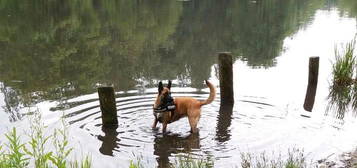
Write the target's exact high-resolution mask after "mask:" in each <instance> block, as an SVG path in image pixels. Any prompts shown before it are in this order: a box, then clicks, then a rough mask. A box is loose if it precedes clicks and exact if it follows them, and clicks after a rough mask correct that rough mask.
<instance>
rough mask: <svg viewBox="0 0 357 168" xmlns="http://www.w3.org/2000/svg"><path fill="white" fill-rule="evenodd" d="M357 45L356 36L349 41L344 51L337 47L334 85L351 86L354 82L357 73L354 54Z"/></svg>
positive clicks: (333, 72)
mask: <svg viewBox="0 0 357 168" xmlns="http://www.w3.org/2000/svg"><path fill="white" fill-rule="evenodd" d="M355 47H356V38H354V39H353V40H352V41H350V42H349V43H347V44H346V46H345V48H344V50H343V51H342V52H340V51H339V50H338V48H337V47H335V59H336V61H335V63H334V64H333V66H332V68H333V71H332V74H333V85H334V86H349V85H352V84H353V83H354V77H355V73H356V72H355V70H356V56H355V55H354V50H355Z"/></svg>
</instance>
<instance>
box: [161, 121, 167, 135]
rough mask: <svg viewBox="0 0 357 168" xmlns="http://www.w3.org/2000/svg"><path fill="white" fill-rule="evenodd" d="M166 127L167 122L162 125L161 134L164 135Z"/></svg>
mask: <svg viewBox="0 0 357 168" xmlns="http://www.w3.org/2000/svg"><path fill="white" fill-rule="evenodd" d="M166 127H167V122H166V121H164V122H163V123H162V133H166Z"/></svg>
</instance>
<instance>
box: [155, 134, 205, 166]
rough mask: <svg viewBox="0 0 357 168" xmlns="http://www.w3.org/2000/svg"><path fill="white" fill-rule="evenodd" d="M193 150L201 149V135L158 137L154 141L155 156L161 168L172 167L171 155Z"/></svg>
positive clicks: (167, 135) (166, 135)
mask: <svg viewBox="0 0 357 168" xmlns="http://www.w3.org/2000/svg"><path fill="white" fill-rule="evenodd" d="M192 149H200V135H199V133H195V134H190V135H188V136H187V137H182V136H181V135H178V134H164V135H157V136H156V137H155V140H154V155H156V156H158V157H157V159H156V160H157V163H158V167H159V168H166V167H170V160H169V157H170V156H171V154H177V153H180V152H184V153H188V152H190V151H191V150H192Z"/></svg>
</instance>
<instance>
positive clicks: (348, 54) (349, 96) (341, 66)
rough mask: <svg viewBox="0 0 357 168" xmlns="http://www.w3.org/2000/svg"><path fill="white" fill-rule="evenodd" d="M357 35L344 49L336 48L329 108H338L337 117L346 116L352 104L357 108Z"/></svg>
mask: <svg viewBox="0 0 357 168" xmlns="http://www.w3.org/2000/svg"><path fill="white" fill-rule="evenodd" d="M355 45H356V37H355V38H354V39H353V40H352V41H350V42H349V43H347V44H346V45H345V48H344V50H343V51H339V50H338V49H337V47H336V48H335V62H334V63H333V66H332V68H333V71H332V75H333V78H332V82H331V86H330V93H329V96H328V98H329V102H330V103H329V106H328V110H330V109H334V110H335V109H336V117H337V118H341V119H342V118H344V116H345V112H347V111H348V110H349V106H350V105H351V106H352V108H353V109H354V110H357V105H356V104H357V96H356V88H357V83H356V81H357V69H356V67H357V58H356V55H355V53H354V52H355Z"/></svg>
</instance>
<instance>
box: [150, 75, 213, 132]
mask: <svg viewBox="0 0 357 168" xmlns="http://www.w3.org/2000/svg"><path fill="white" fill-rule="evenodd" d="M160 85H161V86H160ZM206 85H207V86H208V87H209V89H210V95H209V97H208V99H207V100H204V101H201V100H196V99H194V98H192V97H177V98H174V102H175V105H176V109H175V111H174V112H173V115H174V116H171V115H172V114H171V113H170V112H164V113H160V114H158V115H155V114H154V116H155V120H154V124H153V125H152V128H156V125H157V123H158V122H160V123H162V132H163V133H165V132H166V128H167V125H168V124H169V123H172V122H175V121H177V120H179V119H181V118H183V117H188V121H189V124H190V126H191V132H192V133H197V132H198V129H197V124H198V121H199V120H200V117H201V106H203V105H206V104H210V103H211V102H212V101H213V100H214V98H215V96H216V91H215V88H214V86H213V85H212V84H211V83H210V82H208V81H207V80H206ZM170 88H171V81H169V84H168V86H167V87H163V86H162V83H161V82H160V84H159V94H158V95H157V98H156V101H155V104H154V108H157V107H158V106H160V104H161V99H162V97H163V96H164V95H165V94H168V93H169V92H170Z"/></svg>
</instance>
